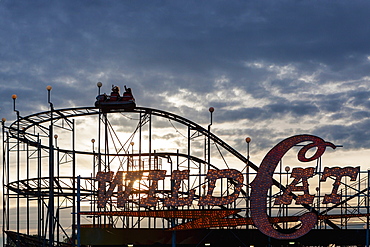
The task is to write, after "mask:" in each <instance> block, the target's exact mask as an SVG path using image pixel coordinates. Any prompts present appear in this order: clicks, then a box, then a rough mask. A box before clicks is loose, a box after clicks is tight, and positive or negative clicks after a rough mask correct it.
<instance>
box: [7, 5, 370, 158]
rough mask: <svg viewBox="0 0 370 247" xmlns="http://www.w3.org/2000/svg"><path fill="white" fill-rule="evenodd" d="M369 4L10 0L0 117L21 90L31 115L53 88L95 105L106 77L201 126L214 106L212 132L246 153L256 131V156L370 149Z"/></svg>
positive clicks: (57, 96)
mask: <svg viewBox="0 0 370 247" xmlns="http://www.w3.org/2000/svg"><path fill="white" fill-rule="evenodd" d="M369 12H370V2H368V1H319V2H318V1H233V0H232V1H198V0H196V1H192V0H189V1H157V0H154V1H141V0H139V1H111V0H108V1H98V0H89V1H87V0H82V1H72V0H65V1H56V0H53V1H41V0H34V1H28V0H24V1H20V0H16V1H14V0H1V1H0V85H1V90H0V107H1V109H0V116H1V117H5V118H7V119H8V121H12V120H14V118H15V115H14V113H13V112H12V99H11V95H12V94H17V95H18V99H17V108H18V110H20V112H21V115H29V114H31V113H35V112H38V111H41V110H46V109H47V91H46V89H45V87H46V86H47V85H51V86H52V87H53V90H52V101H53V103H54V106H55V108H67V107H73V106H76V107H82V106H92V105H93V103H94V101H95V96H96V94H97V87H96V83H97V82H98V81H101V82H103V87H102V90H103V91H105V92H109V91H110V87H111V85H112V84H117V85H119V86H121V87H122V86H123V85H128V86H130V87H131V88H132V89H133V92H134V95H135V98H136V101H137V104H138V105H139V106H145V107H152V108H157V109H162V110H166V111H170V112H173V113H175V114H178V115H181V116H184V117H186V118H188V119H190V120H193V121H195V122H197V123H200V124H201V125H203V126H207V124H208V118H209V113H208V108H209V107H210V106H213V107H214V108H215V112H214V125H213V130H214V131H215V133H216V135H220V136H221V138H222V139H223V140H225V141H226V142H228V143H230V144H231V145H232V146H233V147H235V148H236V149H237V150H239V151H240V152H243V151H244V150H245V142H244V138H245V137H247V136H250V137H251V138H252V143H251V152H252V153H255V154H256V156H258V155H259V153H261V154H265V153H266V152H267V151H268V150H269V149H270V148H271V147H272V146H274V145H275V144H276V143H278V142H279V141H281V140H282V139H284V138H287V137H289V136H292V135H296V134H314V135H317V136H320V137H322V138H324V139H325V140H327V141H330V142H333V143H335V144H337V145H343V150H346V151H347V152H350V153H351V154H353V155H356V156H357V155H358V156H361V155H363V157H366V155H367V154H369V153H368V151H367V150H369V149H370V129H369V126H370V118H369V117H370V114H369V111H370V45H369V41H370V26H369V20H370V17H369ZM252 157H253V155H252ZM258 157H259V156H258ZM347 158H348V159H349V160H353V159H354V157H346V159H347ZM254 162H255V163H256V164H259V162H260V158H259V159H257V160H255V161H254ZM363 162H367V161H366V159H365V158H364V159H363Z"/></svg>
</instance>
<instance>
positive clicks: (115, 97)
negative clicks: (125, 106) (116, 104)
mask: <svg viewBox="0 0 370 247" xmlns="http://www.w3.org/2000/svg"><path fill="white" fill-rule="evenodd" d="M119 90H120V89H119V86H114V85H112V92H111V94H110V97H109V99H108V100H109V101H130V100H134V96H133V95H132V90H131V88H127V87H126V85H125V92H124V93H123V96H122V97H121V96H120V93H119Z"/></svg>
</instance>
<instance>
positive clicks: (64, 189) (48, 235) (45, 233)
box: [2, 104, 370, 246]
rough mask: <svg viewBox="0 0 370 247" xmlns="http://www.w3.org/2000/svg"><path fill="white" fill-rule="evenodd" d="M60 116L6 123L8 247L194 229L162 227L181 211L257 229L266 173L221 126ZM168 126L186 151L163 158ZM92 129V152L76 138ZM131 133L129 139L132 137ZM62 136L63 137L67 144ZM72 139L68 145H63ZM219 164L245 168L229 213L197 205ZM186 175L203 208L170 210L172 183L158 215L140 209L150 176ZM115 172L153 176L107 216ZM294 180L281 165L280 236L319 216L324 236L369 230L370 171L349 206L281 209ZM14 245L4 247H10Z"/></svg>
mask: <svg viewBox="0 0 370 247" xmlns="http://www.w3.org/2000/svg"><path fill="white" fill-rule="evenodd" d="M50 108H51V109H50V110H49V111H45V112H40V113H36V114H32V115H29V116H26V117H21V116H20V114H19V112H18V111H16V113H17V120H16V121H14V122H13V123H11V124H10V126H5V122H4V121H3V122H2V126H3V132H2V133H3V145H2V146H3V171H4V172H3V191H4V194H3V208H4V211H3V232H4V233H7V235H8V241H9V240H11V241H12V242H13V243H14V244H16V245H18V246H32V244H31V243H36V244H35V245H34V246H40V245H49V246H71V245H75V244H78V243H79V242H78V241H79V229H80V228H81V227H96V228H106V227H114V228H162V229H163V228H167V229H169V228H173V227H178V226H179V225H181V224H185V223H189V222H190V223H191V222H192V221H194V216H191V217H190V216H189V217H185V216H183V217H185V218H182V219H178V218H166V217H165V216H163V217H164V218H159V219H158V218H157V217H155V215H154V216H153V215H152V214H151V213H150V212H151V211H155V210H156V211H158V210H162V211H166V210H173V209H176V210H182V209H183V210H195V211H196V210H198V211H199V210H204V211H203V212H204V213H207V212H208V211H207V210H231V211H232V214H231V215H230V216H229V218H230V219H233V222H239V223H240V222H244V223H243V224H244V225H243V226H240V224H239V223H238V224H237V223H235V225H230V226H227V227H226V228H230V229H235V228H238V229H240V228H242V229H253V226H251V225H252V223H253V222H252V221H251V219H250V218H249V217H250V204H249V199H250V190H251V187H250V182H251V181H252V180H253V178H254V177H255V176H256V173H257V172H258V166H257V165H255V164H254V163H253V162H251V161H250V160H249V158H248V157H245V156H244V155H242V154H241V153H240V152H238V151H237V150H235V149H234V148H232V147H231V146H230V145H229V144H227V143H226V142H224V141H223V140H221V139H220V138H219V137H218V136H216V135H215V134H214V133H212V132H211V124H210V125H209V126H208V128H204V127H202V126H200V125H198V124H196V123H195V122H193V121H190V120H188V119H186V118H184V117H181V116H178V115H176V114H173V113H170V112H166V111H162V110H157V109H153V108H146V107H136V108H135V109H133V110H130V111H126V110H123V109H121V110H120V109H115V110H111V111H109V112H102V111H101V110H100V109H99V108H96V107H82V108H68V109H54V108H53V106H52V104H51V107H50ZM135 117H136V118H135ZM77 119H82V120H81V122H82V124H77V123H76V120H77ZM122 119H123V120H122ZM164 121H168V122H169V123H170V125H169V126H170V128H173V132H174V133H175V134H179V133H180V132H184V133H185V134H181V135H182V136H183V138H184V139H185V141H184V142H183V144H184V146H183V147H182V149H181V150H179V149H177V151H166V150H165V149H166V147H156V148H158V149H160V150H159V151H157V150H155V148H154V142H155V140H156V139H160V138H159V137H158V133H161V131H162V130H159V131H158V130H157V131H156V128H163V127H161V124H163V122H164ZM122 123H124V124H122ZM91 124H93V125H95V129H94V132H95V133H92V131H88V132H89V134H90V135H91V136H96V135H97V140H96V143H95V139H94V140H91V145H92V148H90V151H89V150H88V149H89V148H88V147H86V145H82V144H81V142H80V140H79V139H78V138H77V137H76V136H77V135H79V133H80V132H83V131H85V128H89V126H90V125H91ZM86 126H87V127H86ZM126 126H127V129H129V130H126V129H125V128H124V127H126ZM120 132H124V133H126V134H127V133H128V132H131V134H128V135H123V134H122V133H120ZM56 133H58V134H59V133H62V134H59V136H58V135H57V134H56ZM175 134H173V133H172V135H175ZM62 136H63V138H65V139H67V141H64V142H63V144H62V141H61V139H62ZM123 136H124V137H123ZM90 138H91V137H90ZM134 140H135V142H134ZM194 143H195V144H194ZM134 144H135V145H136V146H135V150H134ZM130 149H131V150H130ZM217 154H218V156H217ZM215 156H217V157H218V158H217V157H215ZM216 160H218V162H216ZM229 160H231V161H229ZM220 161H221V162H220ZM219 164H222V165H221V166H223V167H224V168H228V169H229V168H232V167H233V168H242V169H240V170H242V174H243V178H244V182H243V186H242V188H241V190H240V196H239V197H238V199H237V200H235V201H234V202H233V203H232V204H228V205H219V206H217V207H210V206H199V205H198V202H197V200H198V199H199V198H200V197H201V196H202V195H204V194H205V192H206V190H207V186H209V183H208V182H207V181H206V173H207V171H208V170H210V169H214V170H219V169H222V167H220V165H219ZM315 166H316V171H315V174H316V175H318V176H319V177H320V176H322V169H321V168H322V165H321V160H318V161H317V162H316V164H315ZM184 169H187V170H189V171H190V172H189V173H190V175H189V179H188V181H186V182H183V184H181V188H182V190H181V194H182V195H184V196H185V195H189V194H190V193H191V191H192V190H193V191H194V198H195V200H194V203H193V204H192V205H191V206H182V207H179V208H174V207H173V208H171V207H166V206H164V204H163V201H164V200H165V199H166V198H168V196H169V195H171V190H172V187H171V185H168V184H166V183H165V182H163V184H158V188H157V190H156V191H155V193H157V194H159V196H158V204H156V206H155V207H142V206H140V200H142V199H143V198H144V197H145V196H147V195H146V194H147V193H148V191H149V189H150V182H149V181H148V176H149V175H148V173H149V172H150V171H151V170H167V171H169V172H170V174H172V172H173V171H174V170H184ZM110 171H113V172H117V171H126V172H128V171H142V172H143V177H142V178H143V179H142V180H141V181H139V182H137V184H136V185H135V186H134V188H133V191H132V194H131V195H130V196H129V199H128V200H127V201H126V202H125V205H124V207H123V208H118V207H117V205H116V204H117V198H118V197H119V195H118V192H117V191H114V192H113V194H112V197H111V198H110V199H109V200H108V203H107V204H106V205H105V206H104V208H97V205H96V204H97V203H96V202H97V200H98V187H99V186H98V181H97V180H96V173H97V172H110ZM289 175H290V173H289V170H286V171H284V170H283V165H282V164H280V166H279V169H278V171H277V172H276V175H275V176H274V178H273V185H274V186H273V187H272V188H271V190H270V192H269V193H268V199H267V200H268V213H269V215H270V216H271V223H272V224H274V227H275V228H276V229H294V228H296V227H299V224H298V223H296V222H295V223H294V221H296V220H297V216H296V215H300V214H302V211H303V212H307V211H309V212H315V213H316V214H317V215H318V216H319V217H318V219H319V222H318V224H317V225H316V228H317V229H326V228H334V229H347V228H351V227H352V226H353V225H354V223H353V222H352V221H351V219H353V218H356V219H357V221H356V222H355V223H357V224H362V225H363V224H367V225H368V224H369V213H370V212H369V206H368V205H369V176H368V172H367V171H366V172H361V173H360V178H359V179H358V181H357V182H355V183H347V180H346V181H344V182H343V186H342V192H341V194H342V195H343V199H342V200H341V201H340V202H339V203H336V204H333V205H330V206H328V205H324V204H322V200H323V195H324V194H325V192H326V191H325V189H324V188H321V187H320V185H318V187H317V189H316V197H315V201H314V204H313V205H306V204H303V205H296V206H294V205H291V206H289V207H288V206H286V205H278V206H277V205H274V200H275V199H276V197H277V196H278V195H281V193H283V192H284V191H285V190H286V186H287V185H288V178H289ZM166 176H167V177H170V176H171V175H166ZM235 186H236V185H235V181H233V180H232V179H228V180H226V181H224V180H223V181H221V183H220V184H219V185H218V188H219V190H218V191H217V193H219V196H221V197H222V196H223V195H228V194H229V193H230V191H232V190H233V189H234V188H235ZM81 211H83V212H85V214H84V215H85V216H83V219H81V218H80V215H82V213H81ZM198 211H196V212H198ZM89 212H90V213H89ZM125 212H135V213H131V214H127V213H125ZM329 212H332V213H333V215H334V216H330V215H329V214H328V213H329ZM164 215H166V214H164ZM174 217H175V216H174ZM226 217H227V216H226ZM279 217H280V219H279ZM281 217H285V218H284V219H282V218H281ZM81 220H82V222H81ZM338 220H339V221H338ZM229 221H230V220H229ZM194 222H195V221H194ZM230 222H231V221H230ZM289 222H293V223H289ZM4 233H3V234H4ZM4 239H5V238H4ZM7 243H8V242H6V241H5V240H4V243H3V244H4V246H5V245H6V244H7Z"/></svg>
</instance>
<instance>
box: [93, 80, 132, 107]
mask: <svg viewBox="0 0 370 247" xmlns="http://www.w3.org/2000/svg"><path fill="white" fill-rule="evenodd" d="M96 100H97V101H96V102H95V106H96V107H99V106H104V105H111V104H114V105H116V104H117V105H125V104H130V105H134V106H135V98H134V96H133V95H132V90H131V88H127V87H126V85H125V92H124V93H123V95H122V96H121V95H120V88H119V87H118V86H114V85H112V92H111V94H110V95H107V94H105V93H104V94H101V95H98V96H97V97H96Z"/></svg>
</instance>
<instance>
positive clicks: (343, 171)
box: [320, 167, 360, 204]
mask: <svg viewBox="0 0 370 247" xmlns="http://www.w3.org/2000/svg"><path fill="white" fill-rule="evenodd" d="M359 172H360V167H345V168H340V167H333V168H328V167H325V169H324V173H323V175H322V177H321V179H320V181H326V178H327V177H330V176H333V177H335V178H336V179H335V181H334V183H333V190H332V191H331V194H326V195H325V197H324V201H323V202H322V203H325V204H327V203H339V202H340V200H341V197H342V195H339V194H338V193H337V192H338V187H339V185H340V183H341V182H340V181H341V179H342V177H344V176H348V177H350V178H351V181H356V178H357V174H358V173H359Z"/></svg>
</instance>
